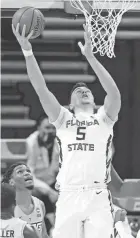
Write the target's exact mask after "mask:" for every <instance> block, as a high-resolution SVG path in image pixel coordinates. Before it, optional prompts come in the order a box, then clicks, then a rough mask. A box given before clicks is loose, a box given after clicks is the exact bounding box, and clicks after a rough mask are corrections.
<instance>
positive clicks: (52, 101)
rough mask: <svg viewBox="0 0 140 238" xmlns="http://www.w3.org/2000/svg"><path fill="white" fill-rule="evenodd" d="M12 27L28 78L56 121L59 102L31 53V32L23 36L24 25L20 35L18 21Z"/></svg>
mask: <svg viewBox="0 0 140 238" xmlns="http://www.w3.org/2000/svg"><path fill="white" fill-rule="evenodd" d="M12 29H13V33H14V35H15V37H16V38H17V40H18V42H19V44H20V46H21V49H22V51H23V54H24V56H25V60H26V67H27V73H28V76H29V79H30V81H31V83H32V85H33V87H34V89H35V91H36V93H37V95H38V97H39V99H40V102H41V104H42V106H43V109H44V111H45V113H46V114H47V115H48V117H49V119H50V120H51V121H56V119H57V118H58V116H59V113H60V104H59V102H58V101H57V99H56V97H55V96H54V95H53V94H52V93H51V92H50V91H49V89H48V88H47V86H46V83H45V80H44V77H43V75H42V73H41V70H40V68H39V66H38V63H37V61H36V59H35V57H34V55H33V52H32V46H31V44H30V42H29V39H30V37H31V36H32V34H33V32H31V33H30V34H29V35H28V36H27V37H25V32H26V26H25V25H24V27H23V30H22V34H21V35H20V34H19V23H18V24H17V27H16V29H15V28H14V26H13V25H12Z"/></svg>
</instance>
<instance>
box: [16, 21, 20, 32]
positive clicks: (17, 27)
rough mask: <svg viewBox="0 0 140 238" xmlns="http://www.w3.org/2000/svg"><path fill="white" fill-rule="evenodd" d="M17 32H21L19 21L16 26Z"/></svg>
mask: <svg viewBox="0 0 140 238" xmlns="http://www.w3.org/2000/svg"><path fill="white" fill-rule="evenodd" d="M16 33H19V23H18V24H17V26H16Z"/></svg>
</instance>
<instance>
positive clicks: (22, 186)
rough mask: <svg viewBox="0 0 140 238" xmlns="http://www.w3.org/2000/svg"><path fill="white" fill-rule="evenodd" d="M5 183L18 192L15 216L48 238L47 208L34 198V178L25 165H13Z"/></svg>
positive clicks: (5, 175) (5, 177) (4, 180)
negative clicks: (45, 221)
mask: <svg viewBox="0 0 140 238" xmlns="http://www.w3.org/2000/svg"><path fill="white" fill-rule="evenodd" d="M2 182H3V183H9V184H10V185H12V186H13V187H14V188H15V190H16V207H15V211H14V215H15V217H17V218H20V219H21V220H23V221H26V222H27V223H28V224H31V225H32V226H33V227H34V228H35V230H36V231H37V232H38V235H39V236H40V237H41V238H47V237H48V236H47V232H46V227H45V223H44V216H45V207H44V204H43V202H42V201H41V200H39V199H38V198H36V197H33V196H32V190H33V187H34V183H33V176H32V174H31V171H30V169H29V168H28V167H27V165H26V164H24V163H22V162H21V163H17V164H13V165H12V166H11V167H10V168H9V169H8V170H7V171H6V172H5V174H4V176H3V180H2Z"/></svg>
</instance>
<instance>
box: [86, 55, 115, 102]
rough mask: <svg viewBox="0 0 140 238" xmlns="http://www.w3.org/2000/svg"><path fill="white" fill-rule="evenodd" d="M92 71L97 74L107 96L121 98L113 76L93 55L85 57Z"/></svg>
mask: <svg viewBox="0 0 140 238" xmlns="http://www.w3.org/2000/svg"><path fill="white" fill-rule="evenodd" d="M85 56H86V58H87V60H88V62H89V64H90V65H91V67H92V69H93V70H94V72H95V73H96V75H97V77H98V78H99V81H100V83H101V85H102V87H103V88H104V90H105V91H106V93H107V95H109V96H112V97H113V98H114V97H120V92H119V90H118V87H117V85H116V83H115V82H114V80H113V78H112V77H111V75H110V74H109V73H108V71H107V70H106V69H105V68H104V67H103V65H102V64H101V63H100V62H99V61H98V60H97V59H96V58H95V56H94V55H93V54H92V53H91V54H88V55H85Z"/></svg>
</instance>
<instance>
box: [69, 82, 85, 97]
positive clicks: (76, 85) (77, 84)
mask: <svg viewBox="0 0 140 238" xmlns="http://www.w3.org/2000/svg"><path fill="white" fill-rule="evenodd" d="M80 87H86V88H88V86H87V84H86V83H84V82H79V83H76V84H75V85H74V86H73V88H72V90H71V93H70V96H71V95H72V93H73V91H74V90H75V89H76V88H80Z"/></svg>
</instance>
